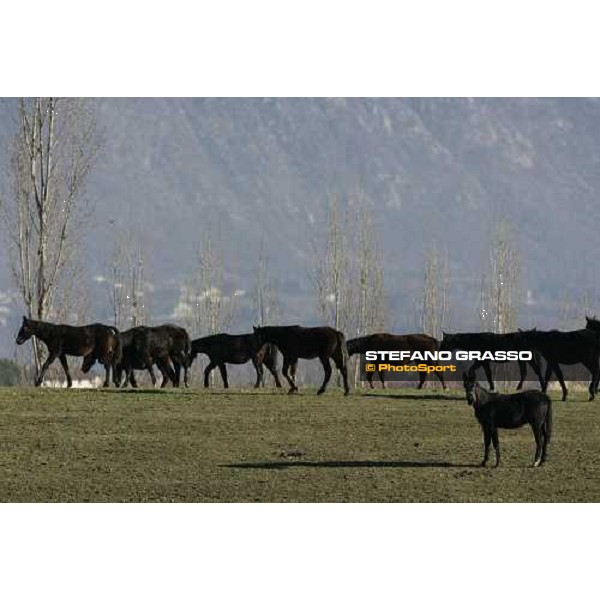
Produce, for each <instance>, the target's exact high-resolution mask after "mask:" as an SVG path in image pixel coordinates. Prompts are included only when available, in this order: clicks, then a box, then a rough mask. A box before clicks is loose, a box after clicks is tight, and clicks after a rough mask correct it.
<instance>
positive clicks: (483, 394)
mask: <svg viewBox="0 0 600 600" xmlns="http://www.w3.org/2000/svg"><path fill="white" fill-rule="evenodd" d="M476 389H477V391H476V392H475V405H476V407H477V406H485V405H486V404H487V403H488V402H489V401H490V400H491V399H492V398H493V397H494V395H493V394H490V392H488V391H487V390H484V389H483V388H482V387H481V386H478V387H477V388H476Z"/></svg>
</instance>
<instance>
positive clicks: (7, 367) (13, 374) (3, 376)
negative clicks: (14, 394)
mask: <svg viewBox="0 0 600 600" xmlns="http://www.w3.org/2000/svg"><path fill="white" fill-rule="evenodd" d="M20 383H21V369H20V368H19V366H18V365H17V364H15V363H14V362H13V361H12V360H9V359H7V358H0V386H15V385H19V384H20Z"/></svg>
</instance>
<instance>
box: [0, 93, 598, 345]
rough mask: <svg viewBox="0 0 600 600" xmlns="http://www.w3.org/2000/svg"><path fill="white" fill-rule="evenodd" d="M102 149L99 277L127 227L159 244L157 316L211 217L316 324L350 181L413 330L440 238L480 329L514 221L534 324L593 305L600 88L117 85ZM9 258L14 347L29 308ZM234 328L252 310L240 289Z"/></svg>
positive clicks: (4, 280) (3, 284) (294, 315)
mask: <svg viewBox="0 0 600 600" xmlns="http://www.w3.org/2000/svg"><path fill="white" fill-rule="evenodd" d="M14 108H15V103H14V101H12V100H5V101H3V102H2V103H0V161H2V163H3V168H2V170H1V171H0V177H2V179H3V181H2V182H1V183H0V189H2V191H3V193H4V194H6V192H7V182H6V176H5V175H6V172H7V168H6V165H7V158H8V145H9V143H10V139H11V135H12V132H13V130H14V118H13V117H12V115H13V114H14ZM96 111H97V120H98V124H99V127H100V129H101V131H102V133H103V136H104V140H105V141H104V146H103V151H102V154H101V156H100V159H99V161H98V163H97V166H96V168H95V170H94V172H93V173H92V175H91V177H90V180H89V185H88V194H89V199H90V201H91V203H92V204H93V206H94V207H95V208H94V215H93V219H92V222H91V227H90V229H89V231H88V232H87V233H86V236H85V252H86V257H87V258H86V266H87V276H88V279H89V286H90V293H91V295H92V297H93V300H94V303H93V312H94V314H95V317H96V318H97V319H107V318H108V307H107V306H106V290H104V289H102V285H101V284H100V283H98V282H97V281H96V280H95V279H94V278H98V276H101V275H102V274H105V273H106V265H107V263H108V260H109V258H110V253H111V251H112V248H113V246H114V243H115V236H116V233H117V232H118V231H119V230H120V229H123V230H126V231H136V232H138V233H139V234H141V235H142V236H143V237H144V240H145V244H146V247H147V250H148V254H149V256H148V265H149V273H150V274H151V281H152V283H153V285H154V286H155V293H154V294H155V297H154V298H153V303H152V306H153V311H154V313H155V316H156V318H157V319H159V320H160V319H166V318H171V317H172V316H173V311H174V308H175V306H176V305H177V302H178V300H179V296H180V290H181V284H182V282H183V281H184V280H185V279H186V278H187V277H189V275H190V273H191V272H192V270H193V268H194V264H195V261H196V255H197V251H198V248H199V247H200V245H201V242H202V237H203V235H204V234H205V233H206V232H207V231H211V232H212V235H213V236H214V237H215V239H218V240H219V243H220V245H221V247H222V249H223V252H224V259H223V260H224V265H225V269H226V277H225V287H226V288H227V290H229V291H233V290H242V291H246V292H248V291H249V290H251V288H252V285H253V280H254V271H255V269H256V265H257V257H258V253H259V248H260V246H261V244H264V247H265V249H266V254H267V255H268V259H269V265H270V270H271V272H272V274H273V277H274V279H275V280H276V281H277V285H278V293H279V297H280V303H281V305H282V307H283V310H282V313H283V314H284V315H285V318H284V320H285V321H287V322H303V323H316V322H318V320H319V319H318V315H317V312H316V309H315V299H314V290H313V284H312V281H311V277H310V273H311V270H313V269H314V260H313V255H312V251H311V242H312V241H313V240H314V239H316V237H317V236H318V235H319V234H320V233H321V232H322V230H323V228H324V227H325V223H326V212H327V205H328V203H329V201H330V199H331V197H332V196H333V195H334V194H335V195H338V197H339V198H340V199H341V201H342V202H343V201H344V200H345V199H348V198H351V197H356V196H357V195H359V194H360V195H362V196H364V197H365V198H366V199H367V201H368V202H369V203H370V206H371V207H372V211H373V219H374V222H375V225H376V227H377V230H378V232H379V236H380V242H381V244H382V247H383V249H384V255H385V257H384V267H385V278H386V287H387V291H388V297H389V305H390V317H391V318H390V328H393V329H395V330H403V329H414V328H415V326H416V317H415V315H416V303H418V298H419V295H420V289H421V286H422V281H423V265H424V257H425V254H426V252H427V251H428V250H429V249H430V247H431V245H432V243H433V240H435V243H436V245H437V246H438V247H440V248H443V249H444V251H445V252H446V253H447V256H448V262H449V268H450V289H449V294H450V301H449V322H450V325H451V328H453V329H461V328H463V329H479V321H478V290H479V286H480V280H481V272H482V269H483V268H484V265H485V261H486V256H487V252H488V247H489V239H490V234H491V231H492V230H493V228H494V224H495V223H497V222H498V220H499V219H500V218H505V219H507V220H508V221H509V222H510V223H511V224H512V225H513V227H514V230H515V234H516V240H517V244H518V248H519V253H520V255H521V257H522V266H523V268H522V285H523V288H524V290H525V291H526V293H527V302H524V303H523V306H522V311H521V315H520V317H521V321H522V324H523V325H526V326H528V325H530V324H536V325H539V326H541V327H544V326H556V325H558V320H559V319H560V315H561V310H562V308H561V307H562V306H563V305H565V303H567V302H570V303H571V304H572V305H576V304H577V303H578V302H579V301H580V300H581V298H584V297H585V298H587V303H588V304H589V305H590V308H591V309H593V306H594V302H595V301H596V298H597V295H598V290H597V286H596V282H595V267H596V264H597V262H598V259H599V258H600V251H599V250H598V245H597V244H596V236H597V231H598V226H599V225H600V217H599V215H598V209H599V205H598V202H597V198H598V196H599V193H600V102H599V101H598V100H595V99H545V98H544V99H435V98H427V99H419V98H406V99H393V98H383V99H374V98H356V99H354V98H353V99H320V98H307V99H284V98H276V99H243V98H239V99H238V98H231V99H216V98H211V99H193V98H189V99H188V98H186V99H172V98H149V99H109V98H103V99H98V100H96ZM10 288H11V284H10V279H9V277H8V271H7V269H6V266H5V265H4V264H3V265H2V266H1V270H0V299H2V301H4V304H2V305H1V306H0V318H1V321H0V331H2V332H3V333H2V334H1V335H0V354H6V353H10V352H12V341H11V340H10V339H9V338H10V336H11V335H12V332H13V329H14V327H15V325H16V322H17V319H18V315H19V314H20V312H21V309H20V308H19V307H18V306H17V305H16V304H14V303H10V302H8V301H7V300H6V299H5V296H4V295H5V294H7V293H9V292H10ZM241 298H242V300H241V305H240V313H239V317H238V322H237V323H236V324H235V327H234V328H235V329H237V330H246V329H248V328H249V327H250V325H251V321H252V302H251V298H250V294H249V293H246V295H242V296H241Z"/></svg>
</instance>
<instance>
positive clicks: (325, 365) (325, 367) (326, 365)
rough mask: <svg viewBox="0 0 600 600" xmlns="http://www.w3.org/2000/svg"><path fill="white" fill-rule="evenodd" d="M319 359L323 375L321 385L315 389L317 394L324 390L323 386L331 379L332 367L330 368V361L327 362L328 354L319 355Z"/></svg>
mask: <svg viewBox="0 0 600 600" xmlns="http://www.w3.org/2000/svg"><path fill="white" fill-rule="evenodd" d="M319 360H320V361H321V364H322V365H323V370H324V371H325V377H324V378H323V383H322V384H321V387H320V388H319V390H318V391H317V394H322V393H323V392H324V391H325V388H326V387H327V383H328V382H329V380H330V379H331V371H332V369H331V363H330V362H329V357H328V356H319Z"/></svg>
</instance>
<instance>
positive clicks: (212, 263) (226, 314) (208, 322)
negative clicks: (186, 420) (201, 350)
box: [175, 234, 237, 383]
mask: <svg viewBox="0 0 600 600" xmlns="http://www.w3.org/2000/svg"><path fill="white" fill-rule="evenodd" d="M224 275H225V274H224V267H223V254H222V252H221V249H220V246H219V244H217V243H216V242H215V241H214V240H213V239H212V237H211V236H210V234H205V235H204V238H203V243H202V247H201V249H200V250H199V252H198V262H197V266H196V269H195V272H194V274H193V276H192V277H191V278H190V280H189V281H188V282H187V283H186V284H185V285H184V286H183V289H182V297H181V300H180V302H179V305H178V306H177V307H176V309H175V316H176V317H179V318H181V319H182V321H183V322H184V323H185V325H186V327H187V329H188V331H189V332H190V334H191V335H192V337H198V336H207V335H213V334H216V333H221V332H224V331H226V330H227V329H229V328H230V327H231V325H232V323H233V322H234V320H235V317H236V311H237V302H236V294H237V292H236V291H234V292H233V293H232V294H230V295H227V294H226V293H225V291H224ZM214 375H215V372H214V371H213V372H212V373H211V383H214ZM192 376H194V375H193V374H192Z"/></svg>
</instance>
